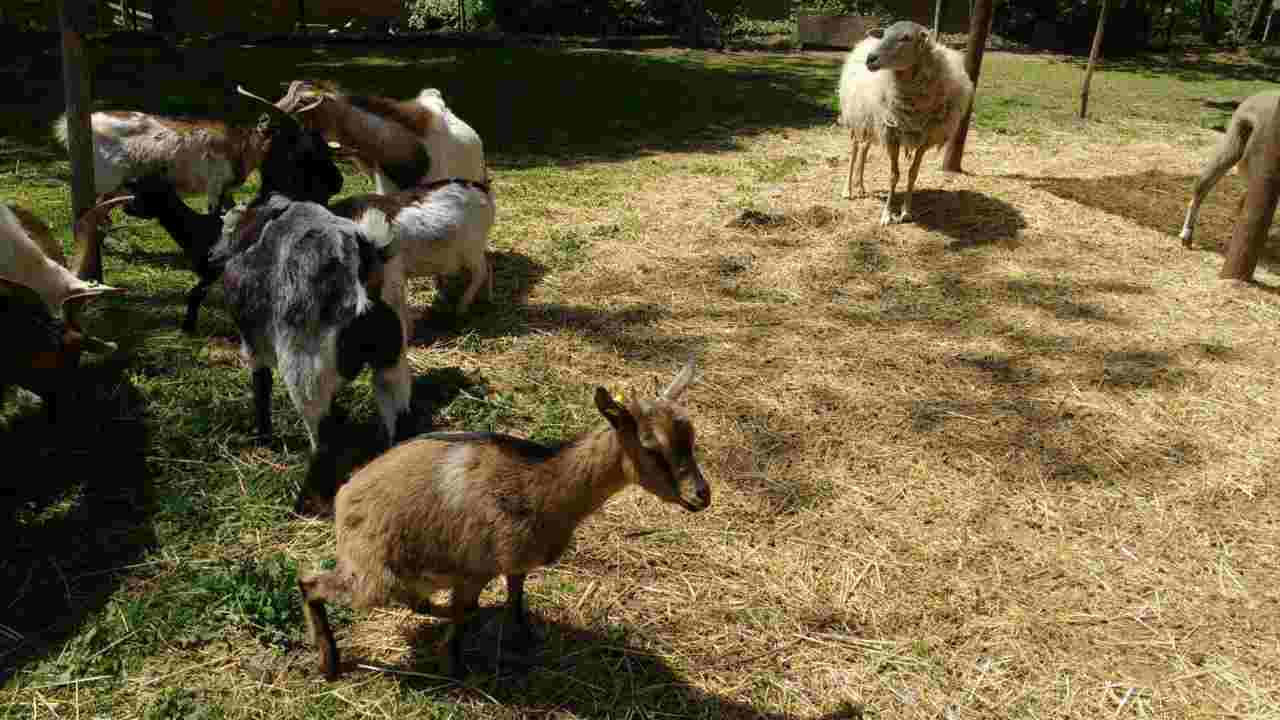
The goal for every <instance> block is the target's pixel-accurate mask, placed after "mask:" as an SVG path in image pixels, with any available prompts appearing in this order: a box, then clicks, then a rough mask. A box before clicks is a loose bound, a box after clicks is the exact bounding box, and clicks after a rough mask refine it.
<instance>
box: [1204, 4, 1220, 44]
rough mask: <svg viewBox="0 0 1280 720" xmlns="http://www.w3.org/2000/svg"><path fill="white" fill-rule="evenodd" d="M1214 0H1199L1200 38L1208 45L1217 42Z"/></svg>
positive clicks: (1216, 19)
mask: <svg viewBox="0 0 1280 720" xmlns="http://www.w3.org/2000/svg"><path fill="white" fill-rule="evenodd" d="M1214 6H1215V3H1214V0H1200V39H1201V40H1204V41H1205V42H1206V43H1207V44H1209V45H1217V44H1218V18H1217V15H1216V11H1215V7H1214Z"/></svg>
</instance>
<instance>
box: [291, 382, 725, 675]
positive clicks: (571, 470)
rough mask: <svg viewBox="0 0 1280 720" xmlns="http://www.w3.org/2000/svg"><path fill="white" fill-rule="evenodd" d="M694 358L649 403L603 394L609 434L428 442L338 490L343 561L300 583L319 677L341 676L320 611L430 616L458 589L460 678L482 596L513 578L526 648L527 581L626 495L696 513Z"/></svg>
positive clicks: (512, 608)
mask: <svg viewBox="0 0 1280 720" xmlns="http://www.w3.org/2000/svg"><path fill="white" fill-rule="evenodd" d="M693 371H694V370H693V361H692V360H690V361H689V363H688V364H687V365H685V367H684V368H683V369H682V370H681V371H680V373H679V374H678V375H677V376H676V378H675V380H674V381H673V382H672V383H671V385H670V386H669V387H668V388H667V389H666V390H665V391H664V392H662V393H661V394H660V395H659V396H658V397H656V398H654V399H652V400H635V399H633V400H631V401H630V402H627V403H626V404H623V403H622V402H620V400H619V399H615V398H614V397H612V396H610V394H609V393H608V392H607V391H606V390H605V389H604V388H597V389H596V392H595V403H596V407H597V408H598V409H599V410H600V413H601V414H602V415H604V417H605V419H606V420H608V421H609V425H608V426H607V427H605V428H602V429H599V430H596V431H593V432H588V433H585V434H583V435H581V436H579V437H577V438H575V439H573V440H570V441H568V442H566V443H563V444H559V445H556V446H551V447H548V446H544V445H539V444H537V443H533V442H529V441H528V440H523V439H520V438H516V437H512V436H510V435H501V434H497V433H428V434H425V435H420V436H418V437H417V438H414V439H412V440H409V441H407V442H404V443H401V444H400V445H397V446H395V447H393V448H392V449H391V450H389V451H388V452H386V453H385V454H383V455H381V456H379V457H378V458H376V459H374V460H373V462H371V463H369V464H368V465H366V466H364V468H362V469H361V470H360V471H359V472H357V473H356V474H355V475H354V476H353V477H352V478H351V480H350V482H348V483H347V484H346V485H344V486H343V487H342V489H341V490H339V491H338V496H337V517H336V520H335V528H336V530H337V536H338V564H337V567H336V568H335V569H334V570H333V571H332V572H327V573H319V574H315V575H310V576H306V577H303V578H302V579H301V580H299V583H298V584H299V587H300V588H301V590H302V598H303V611H304V613H305V615H306V619H307V627H308V631H309V633H310V636H311V639H312V641H313V642H315V643H316V644H317V645H318V646H319V649H320V667H321V669H322V670H323V672H324V674H325V677H326V678H328V679H329V680H333V679H336V678H337V676H338V665H339V658H338V648H337V645H336V644H335V642H334V639H333V631H332V629H331V628H330V627H329V622H328V619H327V616H326V613H325V605H324V604H325V602H326V601H332V602H342V603H345V604H350V605H353V606H356V607H376V606H383V605H387V604H390V603H392V602H400V603H404V604H407V605H410V606H412V607H425V608H426V610H427V611H428V612H432V613H433V614H434V613H435V612H436V611H435V610H433V609H432V608H431V605H430V602H429V597H430V594H431V593H432V592H434V591H436V590H442V589H452V591H453V597H452V604H451V608H450V610H449V612H448V614H447V617H451V618H452V619H453V627H452V637H451V639H450V644H449V659H450V665H451V669H452V671H453V672H454V673H455V674H456V673H458V672H460V671H461V670H462V637H463V620H464V617H465V615H466V612H467V611H468V610H470V609H474V608H476V607H477V606H478V601H479V597H480V592H481V591H482V590H483V589H484V587H485V585H487V584H488V583H489V581H490V580H492V579H494V578H495V577H497V576H498V575H505V576H506V578H507V608H508V612H509V613H510V616H511V619H512V621H513V624H514V626H515V627H516V628H517V629H518V631H519V632H520V634H521V641H522V642H526V643H527V642H528V641H529V640H531V639H532V637H531V636H532V631H531V628H530V626H529V621H528V618H527V617H526V615H525V610H524V580H525V576H526V575H527V574H528V573H529V572H530V571H532V570H535V569H537V568H539V567H542V566H544V565H549V564H551V563H554V562H555V561H556V560H558V559H559V558H560V556H561V555H562V554H563V553H564V551H565V550H566V549H567V548H568V547H569V544H570V542H571V541H572V539H573V533H574V530H576V529H577V527H578V525H580V524H581V523H582V521H583V520H585V519H586V518H587V517H588V516H590V515H591V514H592V513H594V512H595V511H596V510H598V509H600V507H601V506H602V505H604V503H605V501H607V500H608V499H609V498H610V497H612V496H613V495H614V494H616V493H617V492H618V491H620V490H622V489H623V488H625V487H626V486H628V485H631V484H638V485H640V486H641V487H642V488H644V489H645V490H647V491H649V492H650V493H652V494H654V495H655V496H657V497H658V498H660V499H662V500H665V501H667V502H671V503H676V504H679V505H680V506H682V507H684V508H685V509H687V510H690V511H693V512H697V511H699V510H703V509H705V508H707V507H708V506H710V505H711V486H710V485H709V484H708V483H707V481H706V479H705V478H704V477H703V476H702V471H701V470H700V469H699V468H698V462H697V459H696V458H695V457H694V431H693V423H692V422H691V421H690V420H689V416H688V414H687V413H686V412H685V410H684V408H682V407H680V406H679V405H678V404H677V401H678V400H679V399H680V396H681V395H682V394H683V393H684V391H685V389H686V388H687V387H688V386H689V383H690V381H691V380H692V379H693Z"/></svg>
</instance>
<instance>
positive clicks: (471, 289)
mask: <svg viewBox="0 0 1280 720" xmlns="http://www.w3.org/2000/svg"><path fill="white" fill-rule="evenodd" d="M467 273H468V274H469V275H470V278H469V279H468V282H467V289H466V290H464V291H463V292H462V299H461V300H459V301H458V311H457V312H458V316H459V317H461V316H462V315H464V314H466V312H467V309H468V308H470V307H471V302H472V301H473V300H475V299H476V295H477V294H479V292H480V289H481V288H483V287H484V285H485V283H486V282H487V281H488V279H489V269H488V263H486V262H485V257H484V253H481V254H480V257H479V260H478V261H477V262H475V263H472V265H471V267H469V268H467Z"/></svg>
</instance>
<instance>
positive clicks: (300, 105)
mask: <svg viewBox="0 0 1280 720" xmlns="http://www.w3.org/2000/svg"><path fill="white" fill-rule="evenodd" d="M341 97H342V91H340V90H339V89H338V87H337V86H336V85H334V84H333V83H328V82H323V81H318V80H294V81H293V82H291V83H289V90H288V91H287V92H285V94H284V97H282V98H280V99H279V100H277V101H276V102H275V106H276V107H277V108H279V109H280V110H281V111H282V112H287V113H293V114H294V116H295V117H297V118H298V119H299V120H300V121H301V122H302V124H303V125H304V126H306V127H308V128H311V129H312V130H319V131H320V132H322V133H324V135H325V137H331V138H337V137H338V135H339V134H340V133H339V131H340V128H339V124H338V118H339V115H340V114H341V113H340V112H339V111H338V105H339V103H338V102H337V101H338V100H339V99H340V98H341ZM339 139H341V138H339Z"/></svg>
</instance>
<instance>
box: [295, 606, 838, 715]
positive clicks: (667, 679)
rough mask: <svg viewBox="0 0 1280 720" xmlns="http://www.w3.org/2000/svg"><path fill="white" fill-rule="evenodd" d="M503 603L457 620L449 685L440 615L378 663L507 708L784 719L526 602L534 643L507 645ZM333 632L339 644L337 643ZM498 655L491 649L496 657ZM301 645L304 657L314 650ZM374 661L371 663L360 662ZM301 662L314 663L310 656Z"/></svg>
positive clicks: (350, 665) (615, 636) (411, 682)
mask: <svg viewBox="0 0 1280 720" xmlns="http://www.w3.org/2000/svg"><path fill="white" fill-rule="evenodd" d="M506 619H507V616H506V612H505V606H503V605H495V606H490V607H485V608H482V609H480V610H477V611H474V612H472V613H471V617H470V619H469V621H468V623H467V630H468V632H467V638H466V641H465V648H464V662H465V663H466V664H467V669H468V670H469V671H470V673H471V675H470V676H469V677H468V678H467V682H466V684H465V685H462V686H459V685H450V684H443V683H447V681H445V680H444V679H443V678H442V677H441V676H442V675H443V673H444V667H443V665H442V661H443V659H444V657H445V654H446V652H445V646H446V644H447V637H448V629H449V625H450V623H449V622H433V623H421V624H418V625H416V626H415V628H414V629H412V630H410V631H408V633H407V635H406V637H405V640H406V641H407V642H408V643H409V645H410V647H411V648H412V649H411V651H410V656H409V659H408V662H407V664H406V665H407V666H406V667H402V668H388V669H390V670H393V671H395V670H402V671H407V672H409V673H415V674H416V675H404V676H402V679H401V681H402V683H403V684H404V685H405V686H407V687H410V688H415V689H424V690H425V689H429V690H430V691H432V692H434V693H438V692H440V691H441V690H445V691H446V692H448V693H449V694H450V695H453V696H454V698H455V699H458V700H462V699H464V698H466V697H467V696H470V695H472V694H475V695H477V696H479V697H484V698H487V699H490V700H493V701H497V702H498V703H501V704H502V705H504V706H506V707H508V708H511V709H514V710H516V711H517V712H519V713H520V714H521V715H522V716H523V715H526V714H527V715H539V716H540V715H551V714H553V713H555V714H559V713H563V712H568V713H569V714H571V715H573V716H574V717H579V718H601V719H603V718H613V717H627V716H631V715H633V714H634V715H635V716H638V717H657V716H668V717H693V716H698V717H715V718H725V719H726V720H738V719H740V720H760V719H762V718H763V719H765V720H791V718H792V716H789V715H784V714H779V713H768V712H762V711H760V710H758V709H756V708H754V707H751V706H749V705H745V704H742V703H739V702H735V701H732V700H726V699H723V698H719V697H716V696H714V695H710V694H708V693H706V692H705V691H703V690H700V689H698V688H695V687H693V686H691V685H690V684H689V683H688V682H687V681H686V680H684V678H682V677H681V676H680V674H679V673H678V672H677V671H676V670H675V669H673V668H672V667H671V666H670V665H669V664H667V662H666V661H664V660H663V659H662V658H660V657H657V656H656V655H653V654H652V653H649V652H647V651H645V650H643V649H641V648H640V647H639V646H638V645H637V644H636V643H634V642H632V641H630V640H629V638H628V637H627V635H628V633H627V631H626V630H623V629H616V628H611V629H610V632H609V633H608V635H607V636H606V635H603V634H600V633H598V632H596V631H594V630H590V629H586V628H581V627H574V626H570V625H566V624H564V623H559V622H544V621H542V620H541V619H540V618H539V617H538V615H537V612H536V610H534V611H531V612H530V620H531V622H532V624H533V629H534V634H535V636H536V637H537V640H536V641H535V644H534V646H533V647H532V648H531V649H529V650H528V651H527V654H523V655H514V656H513V653H512V652H511V651H510V650H509V649H508V650H503V649H502V647H503V646H504V645H505V644H506V643H507V642H508V640H509V638H510V636H511V630H510V629H509V628H506V627H505V626H506V625H507V623H506ZM341 643H342V641H341V639H340V640H339V646H340V647H341ZM500 656H501V658H500ZM315 657H316V656H315V653H314V652H311V653H309V655H308V658H307V662H308V663H311V662H313V661H314V659H315ZM751 660H752V658H745V659H744V658H736V657H735V658H728V659H726V664H729V665H738V664H741V665H743V666H744V669H746V668H749V663H750V662H751ZM366 663H367V661H366V660H364V659H362V658H360V657H358V656H355V655H351V654H344V656H343V662H342V664H343V668H342V669H343V672H344V673H352V672H355V673H363V672H367V670H364V669H359V668H357V667H356V666H357V665H359V664H366ZM367 664H370V665H374V666H378V665H377V664H376V663H367ZM310 667H315V666H314V665H311V666H310ZM860 717H862V710H861V708H860V707H858V706H854V705H852V704H845V705H844V706H843V707H841V708H840V709H838V710H836V711H834V712H831V713H829V714H827V715H823V716H821V717H820V718H818V720H836V719H837V718H860Z"/></svg>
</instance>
